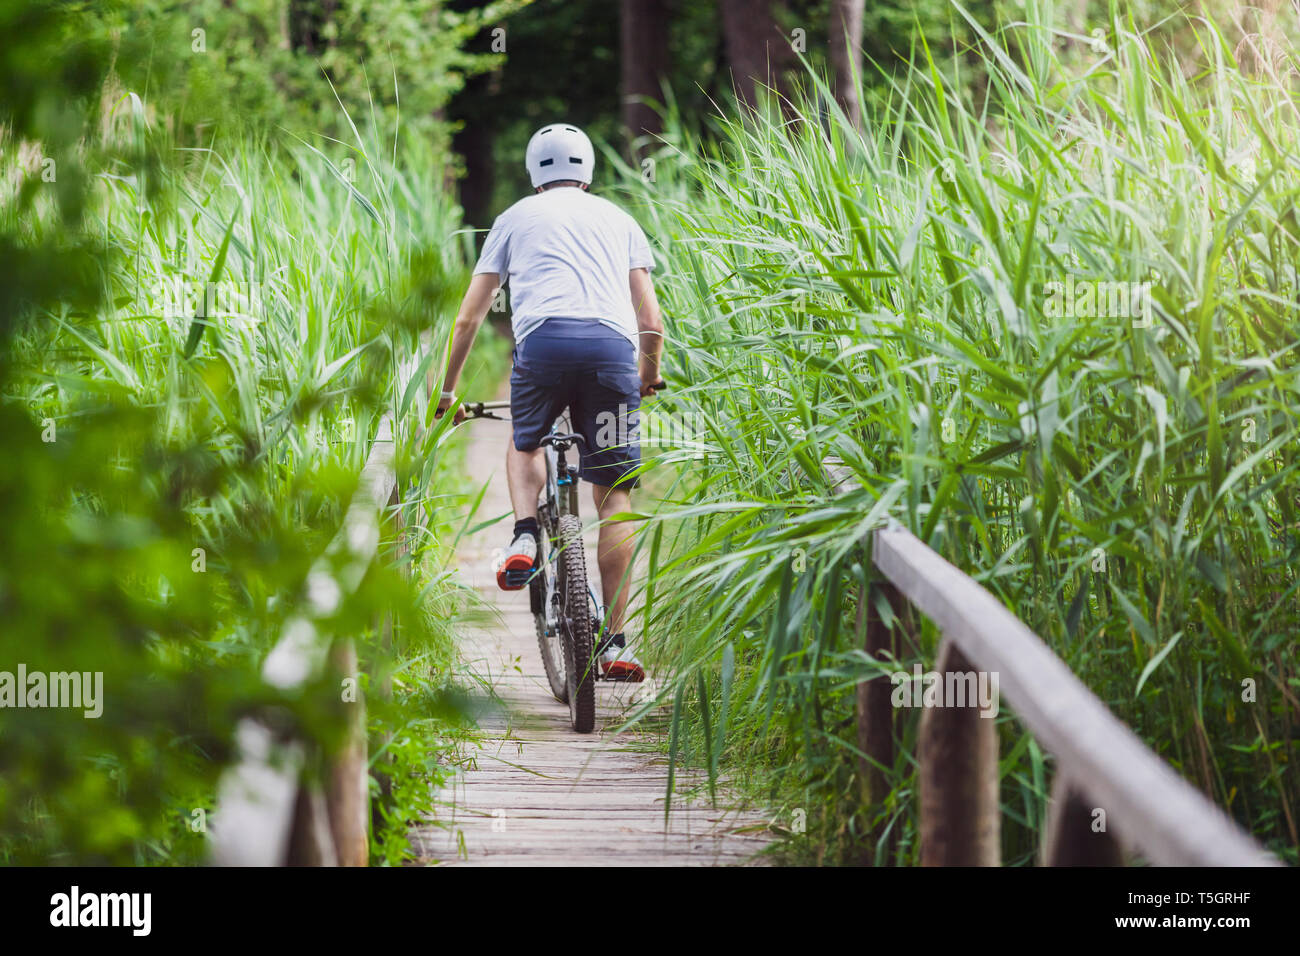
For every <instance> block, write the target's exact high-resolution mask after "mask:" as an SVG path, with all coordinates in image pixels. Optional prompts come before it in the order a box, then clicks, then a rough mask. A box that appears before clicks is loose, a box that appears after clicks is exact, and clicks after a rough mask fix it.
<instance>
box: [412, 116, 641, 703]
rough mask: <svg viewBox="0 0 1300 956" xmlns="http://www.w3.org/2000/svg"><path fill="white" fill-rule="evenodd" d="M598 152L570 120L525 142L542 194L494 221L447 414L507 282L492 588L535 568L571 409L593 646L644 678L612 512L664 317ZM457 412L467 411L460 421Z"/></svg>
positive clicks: (625, 492)
mask: <svg viewBox="0 0 1300 956" xmlns="http://www.w3.org/2000/svg"><path fill="white" fill-rule="evenodd" d="M595 159H596V154H595V150H594V149H592V145H591V140H589V139H588V138H587V136H586V134H585V133H583V132H582V131H581V130H580V129H578V128H577V127H575V126H571V125H569V124H566V123H556V124H552V125H550V126H545V127H543V128H542V129H540V130H538V131H537V132H536V133H534V134H533V137H532V139H530V140H529V141H528V148H527V150H526V152H525V159H524V163H525V165H526V167H527V168H528V175H529V179H530V180H531V182H532V185H533V188H534V190H535V194H534V195H532V196H528V197H526V198H524V199H521V200H519V201H518V202H517V203H515V204H514V205H513V206H511V207H510V208H509V209H507V210H506V211H505V212H504V213H502V214H501V215H500V216H498V217H497V219H496V221H495V222H494V223H493V224H492V229H491V231H490V232H489V233H488V237H487V241H486V242H485V243H484V245H483V251H482V253H481V254H480V256H479V260H478V264H477V265H476V266H475V267H474V277H473V279H472V280H471V281H470V284H469V289H468V290H467V291H466V293H465V298H464V300H463V301H462V302H461V305H460V311H459V312H458V313H457V315H456V326H455V329H454V331H453V333H452V342H451V354H450V358H449V361H448V367H447V377H446V380H445V383H446V384H445V386H444V387H445V389H446V391H444V392H443V393H442V397H441V399H440V401H439V403H438V410H439V413H441V412H443V411H445V410H446V409H447V408H448V407H449V406H450V405H451V404H452V402H454V401H455V398H456V396H455V388H456V383H457V382H458V381H459V379H460V374H461V370H462V369H463V368H464V366H465V360H466V358H467V357H468V356H469V351H470V347H471V346H472V345H473V343H474V336H475V335H476V334H477V333H478V329H479V326H480V325H482V323H483V319H484V318H485V317H486V316H487V313H488V309H489V308H491V305H492V301H493V299H494V298H495V297H496V294H497V290H498V288H499V287H500V286H502V285H504V284H506V283H507V282H508V283H509V284H510V299H511V307H512V315H511V328H512V331H513V333H514V339H515V349H514V353H513V356H512V357H513V362H514V367H513V369H512V371H511V373H510V417H511V419H512V421H513V431H514V435H513V441H512V443H511V444H510V446H509V447H508V448H507V450H506V478H507V481H508V482H509V485H510V503H511V505H512V506H513V508H514V513H515V527H514V533H513V536H512V539H511V542H510V546H509V548H508V549H507V550H506V554H505V557H504V560H503V561H502V562H501V565H500V570H499V571H498V572H497V584H498V586H500V587H501V588H502V589H503V590H519V589H520V588H522V587H523V586H524V582H525V581H526V580H527V577H528V573H530V572H531V571H532V570H533V569H534V568H535V566H536V561H537V549H538V538H539V536H540V531H539V528H538V523H537V501H538V496H539V494H540V493H541V490H542V486H543V484H544V483H545V481H546V464H545V461H544V459H543V457H542V456H543V451H542V448H541V441H542V439H543V438H544V437H545V436H546V434H547V433H548V432H549V431H550V430H551V425H552V423H553V422H554V421H555V419H556V416H558V415H559V414H560V413H561V412H562V411H563V410H564V409H565V408H568V409H569V414H570V418H571V420H572V425H573V428H574V430H575V431H576V432H577V433H578V434H580V435H581V436H582V440H583V445H582V448H581V453H580V454H581V465H582V467H581V470H580V476H581V477H582V478H583V479H585V480H586V481H588V482H590V483H591V485H592V493H593V495H592V496H593V498H594V500H595V504H596V512H597V514H598V515H599V517H600V519H601V525H600V538H599V543H598V545H597V552H596V553H597V563H598V564H599V567H600V583H601V591H602V596H603V598H604V603H605V607H606V608H607V612H606V621H605V627H604V629H603V631H602V634H601V639H600V641H599V643H598V644H597V648H596V650H597V656H598V658H599V660H600V667H601V671H602V673H603V675H604V676H605V677H606V678H609V679H614V680H627V681H641V680H644V679H645V672H644V670H643V668H642V667H641V664H640V662H638V661H637V659H636V657H635V656H633V655H632V653H631V651H630V650H629V649H628V648H627V646H626V639H625V637H624V634H623V621H624V617H625V615H626V613H627V596H628V590H629V588H628V585H629V580H628V566H629V564H630V563H631V560H632V542H631V537H630V535H629V534H628V532H627V531H626V530H621V529H620V528H619V526H617V525H614V524H610V523H608V519H609V518H610V517H611V516H613V515H615V514H617V513H619V512H625V511H630V510H631V496H630V491H631V489H632V487H633V486H634V485H635V484H636V475H635V474H634V472H635V471H636V470H637V469H638V468H639V467H640V464H641V449H640V445H639V442H638V437H637V426H638V424H639V421H638V419H639V411H638V410H639V408H640V405H641V399H642V398H643V397H644V396H646V395H649V394H650V393H651V392H652V391H653V387H654V386H655V385H656V384H659V383H660V378H659V357H660V354H661V353H662V349H663V325H662V323H661V322H660V316H659V303H658V301H657V300H656V299H655V291H654V283H653V281H652V280H651V278H650V270H651V269H653V268H654V259H653V257H652V256H651V253H650V245H649V243H648V242H647V241H646V237H645V234H644V233H643V232H642V231H641V227H640V226H639V225H637V223H636V221H635V220H634V219H633V218H632V217H631V216H629V215H628V214H627V213H626V212H624V211H623V210H621V209H620V208H618V207H617V206H616V205H614V204H613V203H612V202H609V201H608V200H606V199H602V198H599V197H597V196H592V195H591V194H590V193H588V192H587V189H588V187H589V186H590V185H591V179H592V170H593V166H594V165H595ZM638 352H639V360H638ZM462 417H463V413H462V412H460V411H459V410H458V411H457V415H456V421H457V422H458V423H459V422H460V421H461V420H462ZM611 434H612V435H614V436H615V437H614V438H612V439H611V437H610V435H611Z"/></svg>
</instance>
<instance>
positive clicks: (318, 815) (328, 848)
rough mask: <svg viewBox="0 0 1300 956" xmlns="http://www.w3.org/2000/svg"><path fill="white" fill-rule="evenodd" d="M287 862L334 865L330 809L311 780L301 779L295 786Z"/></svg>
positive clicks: (300, 864)
mask: <svg viewBox="0 0 1300 956" xmlns="http://www.w3.org/2000/svg"><path fill="white" fill-rule="evenodd" d="M284 863H285V865H286V866H337V865H338V856H337V854H335V852H334V838H333V835H332V834H331V833H330V826H329V812H328V811H327V810H326V808H325V796H324V794H322V793H321V791H320V788H319V787H317V786H315V785H314V784H308V783H305V782H304V783H303V784H302V785H301V786H299V788H298V799H297V803H296V804H295V806H294V812H293V826H292V828H291V829H290V831H289V850H288V855H287V859H286V860H285V861H284Z"/></svg>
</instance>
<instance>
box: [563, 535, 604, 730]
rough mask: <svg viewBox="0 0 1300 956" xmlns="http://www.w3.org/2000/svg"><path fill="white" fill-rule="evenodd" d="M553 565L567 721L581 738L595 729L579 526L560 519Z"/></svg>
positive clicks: (588, 624) (587, 614) (589, 618)
mask: <svg viewBox="0 0 1300 956" xmlns="http://www.w3.org/2000/svg"><path fill="white" fill-rule="evenodd" d="M557 531H558V538H559V543H560V553H559V558H558V560H557V562H556V565H557V570H558V572H559V573H558V581H557V583H558V585H559V592H560V626H561V628H562V629H563V632H564V638H565V639H564V657H565V668H566V670H567V672H568V673H567V675H566V676H567V684H568V697H569V720H570V721H571V722H572V724H573V729H574V730H575V731H577V732H578V733H580V734H589V733H591V731H592V730H593V729H594V728H595V726H596V680H595V674H594V673H592V666H593V661H592V647H591V641H592V637H591V610H590V608H589V607H588V605H587V560H586V556H585V555H584V554H583V549H582V522H581V521H579V520H578V516H577V515H561V516H560V521H559V526H558V528H557Z"/></svg>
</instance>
